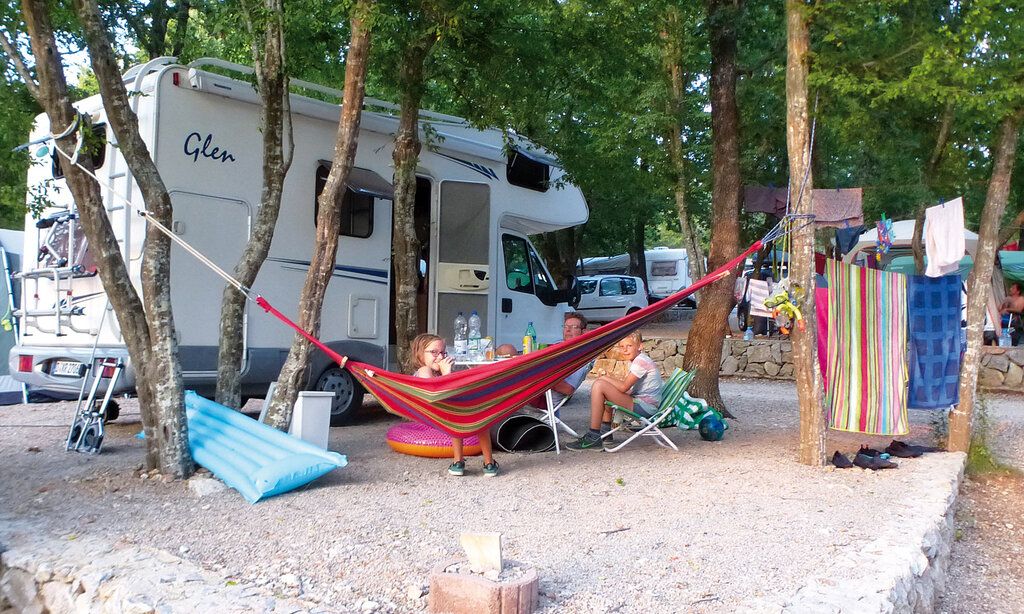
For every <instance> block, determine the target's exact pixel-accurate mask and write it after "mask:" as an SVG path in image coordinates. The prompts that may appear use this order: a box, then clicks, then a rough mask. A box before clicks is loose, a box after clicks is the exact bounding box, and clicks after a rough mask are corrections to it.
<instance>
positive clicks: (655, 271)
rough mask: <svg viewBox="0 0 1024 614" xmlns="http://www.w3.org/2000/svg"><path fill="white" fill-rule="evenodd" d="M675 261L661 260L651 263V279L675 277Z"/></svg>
mask: <svg viewBox="0 0 1024 614" xmlns="http://www.w3.org/2000/svg"><path fill="white" fill-rule="evenodd" d="M677 262H678V261H677V260H662V261H661V262H652V263H651V277H675V276H676V263H677Z"/></svg>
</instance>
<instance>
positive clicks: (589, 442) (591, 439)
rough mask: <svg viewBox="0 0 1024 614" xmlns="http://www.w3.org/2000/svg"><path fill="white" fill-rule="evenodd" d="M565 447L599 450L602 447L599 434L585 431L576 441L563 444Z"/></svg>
mask: <svg viewBox="0 0 1024 614" xmlns="http://www.w3.org/2000/svg"><path fill="white" fill-rule="evenodd" d="M565 447H566V448H569V449H570V450H600V449H601V448H602V445H601V436H600V435H597V434H595V433H591V432H590V431H587V432H586V433H583V436H582V437H580V438H579V439H577V440H576V441H570V442H569V443H567V444H565Z"/></svg>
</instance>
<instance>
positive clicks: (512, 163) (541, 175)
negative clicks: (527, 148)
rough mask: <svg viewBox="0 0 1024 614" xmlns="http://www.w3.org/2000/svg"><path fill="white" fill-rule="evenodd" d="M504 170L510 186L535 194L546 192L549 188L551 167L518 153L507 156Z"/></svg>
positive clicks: (514, 152)
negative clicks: (535, 192)
mask: <svg viewBox="0 0 1024 614" xmlns="http://www.w3.org/2000/svg"><path fill="white" fill-rule="evenodd" d="M505 169H506V170H505V176H506V178H507V179H508V182H509V183H511V184H512V185H515V186H519V187H521V188H526V189H528V190H536V191H537V192H547V191H548V187H550V181H551V167H550V166H548V165H547V164H544V163H543V162H537V161H536V160H531V159H529V158H527V157H526V156H524V155H522V154H520V153H519V152H518V151H513V152H512V153H510V154H509V155H508V166H506V167H505Z"/></svg>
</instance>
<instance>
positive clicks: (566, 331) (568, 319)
mask: <svg viewBox="0 0 1024 614" xmlns="http://www.w3.org/2000/svg"><path fill="white" fill-rule="evenodd" d="M585 330H587V318H586V317H585V316H584V315H583V314H582V313H577V312H575V311H570V312H568V313H566V314H565V321H564V322H563V323H562V340H563V341H568V340H570V339H575V338H576V337H579V336H580V335H582V334H583V331H585ZM593 367H594V363H592V362H588V363H587V364H585V365H583V366H582V367H580V368H579V369H577V370H576V371H575V372H573V374H572V375H570V376H569V377H567V378H565V379H564V380H562V381H560V382H558V383H557V384H555V385H554V386H552V387H551V397H552V401H554V404H555V405H558V404H559V403H560V402H561V401H562V399H564V398H566V397H568V396H572V393H574V392H576V389H577V388H579V387H580V384H582V383H583V380H585V379H587V374H588V373H590V370H591V369H592V368H593Z"/></svg>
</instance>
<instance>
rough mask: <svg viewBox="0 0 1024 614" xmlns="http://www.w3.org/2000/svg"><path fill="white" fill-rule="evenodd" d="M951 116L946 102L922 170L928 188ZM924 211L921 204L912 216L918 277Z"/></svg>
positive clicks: (946, 139)
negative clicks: (933, 145) (937, 131)
mask: <svg viewBox="0 0 1024 614" xmlns="http://www.w3.org/2000/svg"><path fill="white" fill-rule="evenodd" d="M953 115H954V113H953V103H952V102H947V103H946V109H945V110H944V111H943V112H942V121H940V122H939V134H938V136H937V137H936V138H935V147H933V148H932V155H931V156H930V157H929V158H928V164H927V166H925V169H924V181H925V184H926V185H928V186H931V185H933V184H934V183H935V175H936V174H937V173H938V170H939V163H941V162H942V156H943V154H945V152H946V145H947V144H948V143H949V131H950V128H951V127H952V126H953ZM924 210H925V205H924V204H923V203H922V204H921V205H919V206H918V207H917V214H916V215H915V216H914V234H913V236H912V237H911V239H910V243H911V249H913V252H914V269H915V270H916V271H917V274H918V275H923V274H924V240H923V237H924V218H925V213H924Z"/></svg>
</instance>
